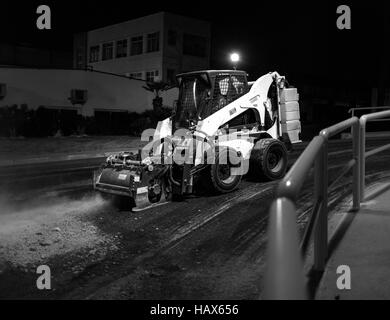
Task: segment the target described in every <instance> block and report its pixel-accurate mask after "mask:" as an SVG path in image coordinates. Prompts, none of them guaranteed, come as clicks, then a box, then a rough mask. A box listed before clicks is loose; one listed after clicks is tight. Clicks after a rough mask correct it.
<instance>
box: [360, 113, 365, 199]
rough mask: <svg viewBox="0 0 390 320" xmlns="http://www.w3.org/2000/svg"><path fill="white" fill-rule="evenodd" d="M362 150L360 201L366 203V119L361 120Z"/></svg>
mask: <svg viewBox="0 0 390 320" xmlns="http://www.w3.org/2000/svg"><path fill="white" fill-rule="evenodd" d="M359 140H360V148H359V167H360V168H359V171H360V200H361V201H364V192H365V188H366V183H365V181H366V118H365V117H364V116H363V117H362V118H360V135H359Z"/></svg>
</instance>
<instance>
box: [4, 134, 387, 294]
mask: <svg viewBox="0 0 390 320" xmlns="http://www.w3.org/2000/svg"><path fill="white" fill-rule="evenodd" d="M383 143H385V141H383V140H381V141H380V142H368V147H369V148H370V147H372V146H373V145H377V144H383ZM387 143H388V142H387ZM350 145H351V144H350V142H349V143H348V142H344V141H343V142H340V143H334V144H331V145H330V152H331V155H330V157H329V168H330V169H329V170H330V171H329V172H330V173H329V177H330V179H329V180H330V182H332V181H334V179H335V178H336V177H337V176H338V173H339V171H340V169H341V166H342V165H344V164H345V163H346V162H347V160H349V159H350V158H351V151H350V150H348V148H349V149H350ZM297 156H298V153H297V152H296V153H293V154H292V155H291V162H293V161H294V160H295V159H296V158H297ZM389 161H390V152H384V153H381V154H379V155H377V156H375V157H373V158H370V159H369V161H368V163H367V176H368V180H369V181H368V182H370V181H376V180H378V179H380V178H381V177H383V176H384V175H386V174H390V167H389ZM350 176H351V174H349V175H347V176H346V177H345V178H344V179H341V180H340V181H339V183H338V184H337V185H335V186H334V187H333V188H332V190H330V203H331V204H330V209H333V208H334V206H335V205H337V204H340V203H342V202H346V203H348V201H350V198H351V179H350ZM276 183H277V182H266V183H262V182H256V181H249V180H248V179H245V180H244V181H243V182H242V184H241V186H240V188H239V189H238V190H237V191H235V192H233V193H230V194H226V195H219V196H209V197H195V196H194V197H191V198H187V199H186V200H185V201H183V202H175V203H169V204H166V205H162V206H159V207H155V208H151V209H149V210H146V211H141V212H136V213H134V212H124V211H122V212H121V211H118V210H117V209H116V208H114V207H113V206H112V205H111V204H110V203H109V202H106V201H104V200H103V199H101V198H100V197H99V196H98V195H95V194H94V193H92V192H87V193H83V194H79V195H76V196H73V197H65V198H59V199H57V200H55V201H52V200H50V201H49V200H45V203H40V202H39V201H40V200H39V199H36V202H35V203H33V204H32V205H28V206H25V207H23V206H19V207H18V208H17V210H16V209H15V208H13V207H12V206H11V205H9V206H5V205H3V208H6V210H5V212H6V214H3V213H2V214H1V215H0V225H1V227H0V298H2V299H9V298H21V299H34V298H48V299H58V298H69V299H257V298H259V297H261V294H262V288H263V285H262V284H263V279H262V277H263V273H264V266H265V254H264V253H265V248H266V240H267V237H266V226H267V218H268V209H269V206H270V204H271V201H272V199H273V197H274V189H275V186H276ZM312 191H313V183H312V173H310V177H309V178H308V179H307V181H306V183H305V185H304V188H303V190H302V193H301V195H300V200H299V208H300V210H299V212H298V221H299V222H300V224H301V225H302V226H304V224H305V219H306V217H307V213H308V212H309V211H310V208H311V205H312V204H311V200H312ZM51 201H52V202H51ZM3 202H4V201H3ZM13 210H16V212H14V211H13ZM41 264H45V265H48V266H50V268H51V277H52V290H47V291H40V290H38V289H37V288H36V279H37V278H38V276H39V275H37V274H36V268H37V266H38V265H41Z"/></svg>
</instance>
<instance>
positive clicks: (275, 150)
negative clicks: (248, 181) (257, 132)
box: [250, 138, 288, 180]
mask: <svg viewBox="0 0 390 320" xmlns="http://www.w3.org/2000/svg"><path fill="white" fill-rule="evenodd" d="M287 164H288V155H287V148H286V146H285V144H284V143H283V142H281V141H279V140H276V139H272V138H266V139H261V140H259V141H257V142H256V144H255V146H254V148H253V150H252V153H251V159H250V172H251V173H252V174H253V175H255V176H256V177H257V178H260V179H262V180H277V179H281V178H283V177H284V175H285V174H286V170H287Z"/></svg>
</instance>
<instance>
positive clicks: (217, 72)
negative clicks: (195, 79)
mask: <svg viewBox="0 0 390 320" xmlns="http://www.w3.org/2000/svg"><path fill="white" fill-rule="evenodd" d="M205 73H206V74H207V75H208V76H209V77H213V76H216V75H221V74H226V75H227V74H229V75H240V76H243V75H244V76H247V73H246V72H245V71H243V70H199V71H192V72H185V73H180V74H178V75H177V76H176V77H186V76H193V75H198V74H205Z"/></svg>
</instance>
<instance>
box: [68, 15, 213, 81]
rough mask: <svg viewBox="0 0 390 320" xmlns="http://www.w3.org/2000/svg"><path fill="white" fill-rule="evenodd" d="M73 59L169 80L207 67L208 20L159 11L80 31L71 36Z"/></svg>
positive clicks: (80, 64) (77, 64)
mask: <svg viewBox="0 0 390 320" xmlns="http://www.w3.org/2000/svg"><path fill="white" fill-rule="evenodd" d="M73 64H74V68H79V69H84V68H87V67H91V68H93V69H94V70H98V71H105V72H110V73H116V74H121V75H127V76H132V77H135V78H139V79H143V80H147V81H151V80H155V79H156V77H157V79H160V80H163V81H165V82H170V81H173V80H174V77H175V75H176V74H177V73H181V72H186V71H194V70H199V69H208V68H209V64H210V24H209V23H208V22H205V21H200V20H196V19H192V18H187V17H183V16H179V15H174V14H171V13H167V12H160V13H156V14H153V15H149V16H146V17H142V18H138V19H134V20H130V21H126V22H122V23H118V24H115V25H111V26H107V27H103V28H100V29H96V30H91V31H88V32H85V33H80V34H77V35H75V37H74V59H73Z"/></svg>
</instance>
